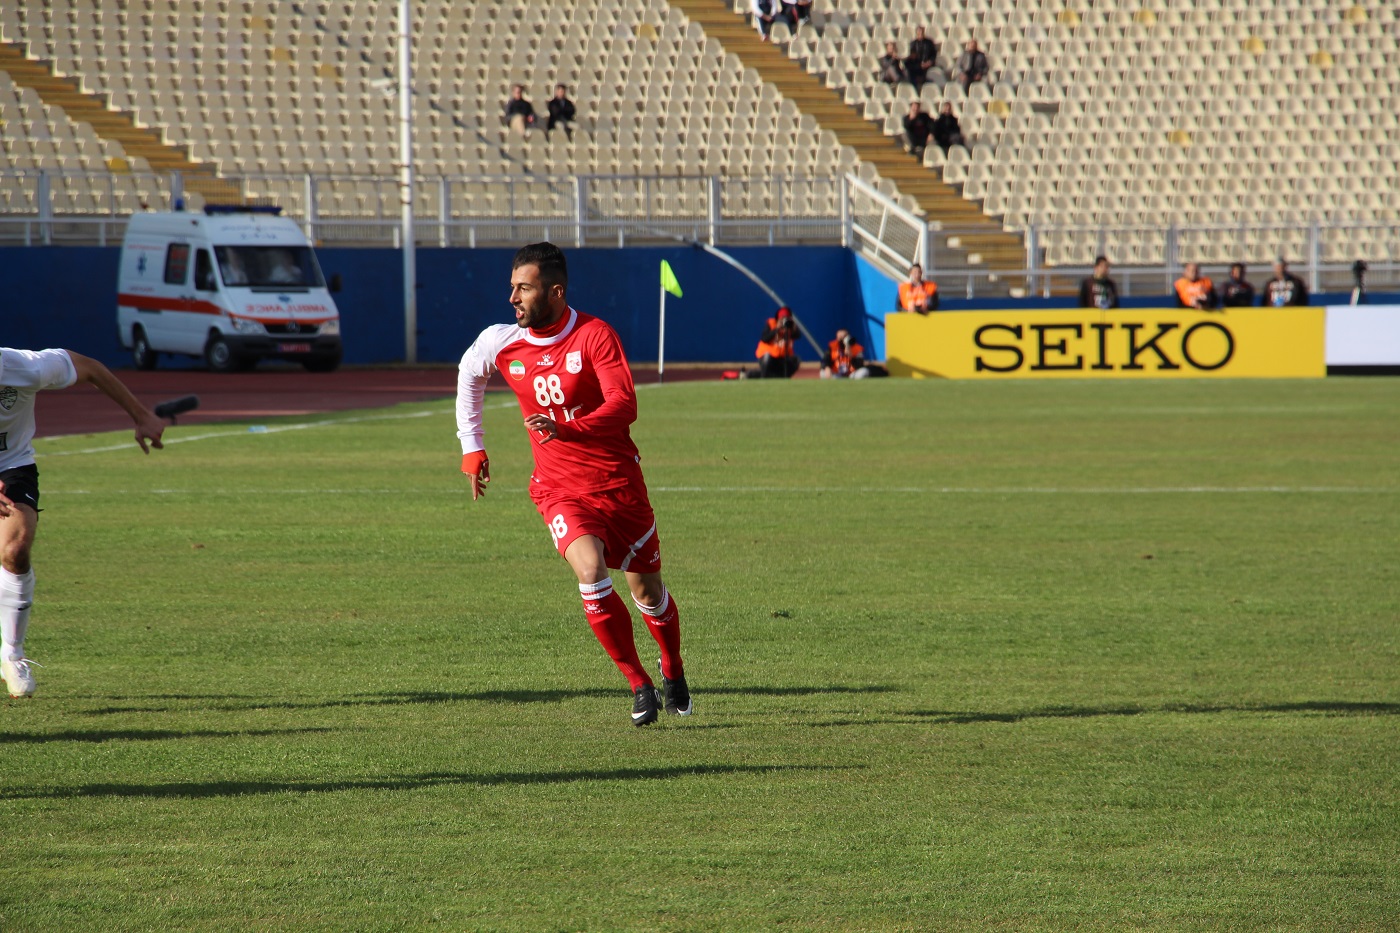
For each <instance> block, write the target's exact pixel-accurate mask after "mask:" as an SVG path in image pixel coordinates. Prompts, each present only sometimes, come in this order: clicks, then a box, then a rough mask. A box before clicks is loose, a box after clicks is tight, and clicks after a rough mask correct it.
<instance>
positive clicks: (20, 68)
mask: <svg viewBox="0 0 1400 933" xmlns="http://www.w3.org/2000/svg"><path fill="white" fill-rule="evenodd" d="M0 71H5V72H7V73H8V74H9V76H10V80H11V81H13V82H14V83H15V84H16V85H18V86H20V87H28V88H33V89H34V91H35V92H36V93H37V94H38V95H39V99H40V100H42V101H43V102H44V103H46V104H48V105H49V106H51V107H60V108H62V109H63V112H64V113H66V114H67V115H68V118H69V119H70V120H75V121H79V122H83V123H87V124H88V125H90V126H91V127H92V129H93V132H95V133H96V134H97V135H98V136H99V137H101V138H103V139H113V140H116V141H117V142H119V143H121V146H122V149H124V150H125V151H126V154H127V155H128V156H129V157H137V156H139V157H140V158H142V159H145V160H146V164H147V165H149V166H150V167H151V171H153V172H160V173H171V172H180V173H181V175H182V176H183V178H184V185H185V190H186V191H187V192H190V193H197V194H200V195H202V196H203V197H204V199H205V200H206V201H209V202H217V203H221V204H228V203H234V202H237V203H241V202H242V196H241V194H240V193H239V189H238V186H237V185H236V184H235V183H233V182H229V181H226V180H224V179H221V178H219V177H218V176H217V175H216V173H215V171H214V168H213V167H212V166H210V165H207V164H205V163H201V162H195V161H192V160H191V159H190V158H189V154H188V152H187V151H186V150H185V148H184V147H183V146H172V145H170V144H169V143H167V142H165V140H164V138H163V137H162V136H161V134H160V132H159V131H157V130H153V129H148V128H146V127H141V126H137V124H136V120H135V118H134V117H133V115H132V114H131V113H130V112H127V111H116V110H112V109H110V108H109V107H108V106H107V102H106V100H105V98H104V97H102V96H101V95H98V94H88V93H85V92H84V91H83V90H82V89H81V87H80V86H79V84H78V81H77V79H76V78H68V77H62V76H59V75H56V74H54V71H53V66H52V63H51V62H49V61H46V60H38V59H32V58H29V57H28V56H27V55H26V54H25V47H24V46H23V45H21V44H20V43H17V42H0Z"/></svg>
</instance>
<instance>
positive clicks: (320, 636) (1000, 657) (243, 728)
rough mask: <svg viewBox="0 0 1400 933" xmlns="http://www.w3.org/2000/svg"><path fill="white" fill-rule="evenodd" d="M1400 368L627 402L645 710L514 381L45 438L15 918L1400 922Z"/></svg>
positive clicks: (838, 388) (7, 892) (9, 782)
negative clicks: (454, 392) (673, 676)
mask: <svg viewBox="0 0 1400 933" xmlns="http://www.w3.org/2000/svg"><path fill="white" fill-rule="evenodd" d="M1394 385H1395V384H1394V383H1393V382H1392V381H1388V380H1380V379H1378V380H1328V381H1317V382H1272V381H1269V382H1243V381H1242V382H1226V383H1218V382H1210V383H1207V382H1204V381H1202V382H1181V383H1174V382H1160V383H1143V384H1132V385H1112V384H1092V383H1087V382H1086V383H1074V384H1049V383H1045V384H1038V385H1034V384H1029V383H1021V384H1015V385H1013V384H987V385H971V384H953V383H937V382H923V383H917V382H903V381H899V380H885V381H882V382H879V383H873V382H867V383H864V384H839V383H838V384H832V383H819V382H815V381H813V382H799V383H788V384H783V385H773V384H759V383H750V382H745V383H743V384H737V383H729V384H718V383H716V384H695V383H691V384H676V385H671V386H665V387H662V388H661V389H659V390H654V391H647V392H643V393H641V395H640V398H639V402H640V407H641V419H640V421H639V422H638V424H637V426H636V428H635V430H634V434H635V436H636V438H637V440H638V444H639V446H640V447H641V450H642V454H643V463H644V467H645V469H646V470H647V479H648V482H649V484H650V485H651V487H652V489H653V492H654V494H655V496H654V501H655V504H656V506H657V512H658V521H659V525H660V530H661V538H662V542H663V550H664V554H665V568H666V576H667V580H668V583H669V585H670V587H671V589H672V591H673V592H674V594H675V596H676V598H677V601H678V604H679V605H680V607H681V611H682V618H683V624H684V626H685V644H686V650H687V655H688V673H689V675H690V677H691V680H692V683H693V685H694V688H695V696H696V708H697V712H696V714H695V716H693V717H690V718H689V719H685V720H678V719H674V718H669V719H667V720H665V721H663V722H662V723H661V724H659V726H658V727H656V728H653V729H648V730H637V729H634V728H632V727H631V726H630V724H629V723H628V722H627V710H628V709H629V708H630V704H629V701H628V698H627V696H626V691H625V684H623V683H622V682H621V679H620V677H618V675H617V674H616V672H615V671H614V670H612V668H611V665H610V664H609V662H608V661H607V660H606V658H605V657H604V656H603V655H602V652H601V650H600V649H599V648H598V646H597V645H596V643H595V642H594V641H593V639H592V636H591V634H590V633H589V632H588V630H587V627H586V624H585V623H584V621H583V619H582V614H581V612H580V609H579V604H578V599H577V596H576V594H575V592H574V584H573V581H572V579H571V576H570V574H569V573H568V570H567V568H566V567H565V566H564V565H563V563H562V562H561V561H560V560H559V558H558V557H557V555H556V554H555V553H554V552H553V549H552V547H551V545H550V542H549V537H548V534H547V533H546V531H545V530H544V528H543V527H542V524H541V523H540V520H539V517H538V516H537V515H536V513H535V511H534V508H533V506H532V505H531V503H530V502H529V500H528V498H527V496H526V495H525V490H526V482H525V481H526V477H527V476H528V474H529V449H528V440H527V439H526V437H525V436H524V432H523V430H522V429H521V428H520V425H519V415H518V411H517V410H516V409H515V407H514V404H513V403H512V402H507V403H506V404H505V405H503V406H502V407H500V408H497V409H494V410H492V411H491V412H488V415H487V429H488V433H487V441H488V449H489V450H490V452H491V460H492V472H493V475H494V476H495V482H494V483H493V484H492V487H491V490H490V493H489V494H488V496H487V497H486V499H485V500H484V501H482V502H477V503H472V502H470V499H469V496H468V495H467V494H466V491H465V488H464V481H463V479H462V477H461V475H460V473H459V471H458V462H459V459H460V456H459V453H458V447H457V442H456V437H455V429H454V426H453V425H452V420H451V417H450V413H449V412H447V411H445V410H444V407H443V405H442V403H441V402H438V403H432V404H426V403H425V404H418V405H408V406H398V407H396V408H394V409H388V410H385V411H383V412H365V413H356V414H352V415H350V416H348V417H349V418H353V419H355V420H353V421H348V422H347V423H343V424H338V425H337V424H327V425H325V426H322V427H319V428H318V430H315V431H308V430H293V431H285V432H280V433H273V434H261V433H259V434H249V433H248V432H247V431H246V428H245V429H244V430H242V431H235V429H234V428H230V429H228V430H229V431H230V434H229V436H226V437H211V438H208V439H206V440H204V441H202V442H201V443H197V444H194V443H191V444H185V445H181V446H176V447H172V448H171V449H168V450H165V451H161V452H157V453H154V454H152V455H151V456H150V457H141V456H140V455H139V452H136V453H135V454H134V455H123V454H121V453H119V452H115V451H114V452H110V453H101V454H95V455H86V456H69V457H64V458H58V459H54V460H49V459H47V458H46V457H45V454H46V452H47V451H48V449H49V448H48V447H45V448H44V449H42V450H41V453H40V456H41V462H40V469H41V471H42V472H43V477H42V480H41V482H42V484H43V488H44V491H45V495H46V498H45V500H44V504H45V506H46V511H45V512H44V515H43V520H42V522H41V532H40V542H39V547H38V549H37V551H36V570H37V574H38V579H39V592H38V596H37V601H36V606H35V610H34V623H33V626H32V629H31V635H30V641H29V649H30V654H31V655H33V656H34V657H37V658H38V659H39V660H41V661H43V662H45V663H46V664H48V667H46V668H44V669H42V670H40V671H39V675H40V680H39V683H40V693H39V695H38V696H37V697H36V698H35V699H34V700H32V701H29V702H26V703H7V704H5V705H4V707H3V712H0V715H3V717H4V721H3V726H0V737H3V739H2V740H0V750H3V754H4V755H5V762H6V781H5V784H4V787H3V788H0V797H3V798H4V807H5V811H6V814H7V817H8V819H7V849H10V848H13V850H14V851H16V852H23V853H24V862H23V865H24V870H23V871H17V872H15V873H13V875H12V877H11V879H10V880H9V881H8V882H7V884H6V885H5V886H4V893H3V894H0V927H3V928H5V929H11V928H13V929H24V930H30V929H62V930H74V929H77V930H82V929H93V930H105V929H112V928H142V927H144V928H158V929H170V928H179V929H195V930H203V929H208V930H214V929H227V928H230V927H233V926H237V927H239V928H246V927H249V926H253V927H257V926H262V927H273V928H279V929H286V928H296V929H345V928H352V929H404V928H420V927H427V926H434V925H436V926H442V927H445V928H449V929H499V930H515V929H518V930H538V929H560V928H569V929H598V930H620V929H649V930H650V929H658V928H660V929H677V930H681V929H684V930H734V929H752V930H758V929H773V928H776V927H781V926H788V927H793V928H798V929H818V930H820V929H829V930H842V929H860V930H870V929H890V930H924V929H965V930H983V929H987V928H989V927H1002V928H1012V929H1065V928H1076V929H1104V930H1118V929H1124V928H1131V929H1163V930H1177V929H1232V930H1233V929H1318V928H1339V929H1357V928H1374V929H1384V928H1386V927H1387V926H1390V925H1393V921H1394V919H1395V916H1396V915H1395V912H1394V908H1393V906H1392V905H1393V904H1395V903H1397V902H1400V882H1397V873H1396V871H1395V869H1394V867H1393V853H1394V851H1395V850H1396V849H1397V848H1400V813H1397V806H1398V805H1397V801H1400V779H1397V777H1396V775H1395V769H1394V767H1393V763H1394V757H1395V754H1396V750H1397V749H1398V748H1400V718H1397V712H1400V694H1398V693H1397V686H1396V685H1397V683H1400V678H1397V676H1396V674H1397V672H1400V633H1398V632H1397V627H1400V626H1398V625H1397V620H1400V595H1398V594H1400V578H1398V576H1397V571H1396V569H1395V566H1394V554H1395V553H1396V552H1397V545H1400V519H1397V516H1396V511H1395V510H1394V509H1393V508H1391V507H1390V506H1391V503H1390V499H1389V497H1390V495H1391V494H1392V493H1393V491H1394V488H1395V485H1396V484H1395V482H1394V463H1395V462H1396V459H1397V454H1400V437H1397V432H1396V431H1395V430H1394V424H1395V423H1396V415H1397V414H1400V402H1398V401H1397V396H1396V393H1395V391H1394ZM416 412H422V414H421V415H418V416H415V417H398V416H399V415H404V414H407V415H413V414H414V413H416ZM380 415H390V416H395V417H392V418H380V417H379V416H380ZM430 416H431V417H430ZM314 420H327V419H314ZM305 421H306V419H288V420H287V421H286V422H285V423H288V424H293V423H305ZM259 423H264V422H259ZM265 423H266V424H267V425H268V427H270V428H271V427H275V426H277V425H279V424H282V423H283V422H280V421H268V422H265ZM109 439H110V443H111V444H112V445H116V444H118V443H119V442H120V441H121V440H122V439H123V438H122V437H121V436H120V435H110V436H109V437H103V438H100V439H99V442H100V443H102V444H104V445H105V444H106V442H107V441H108V440H109ZM49 443H51V445H52V447H54V448H56V449H67V448H74V449H80V448H82V449H85V448H90V447H94V446H97V444H94V439H92V438H66V439H62V440H54V441H52V442H49ZM133 449H134V448H133ZM130 453H131V450H128V454H130ZM79 490H86V491H87V492H85V493H81V492H79ZM153 490H165V491H164V492H160V493H154V494H153V492H152V491H153ZM945 490H946V491H945ZM1280 490H1287V491H1280ZM50 496H51V497H50ZM638 644H639V646H640V647H641V648H642V650H643V657H644V658H647V657H649V655H648V653H647V652H649V651H651V650H653V649H651V648H649V647H648V646H650V644H651V642H650V639H649V637H648V636H647V635H646V633H645V632H644V631H642V630H641V627H640V626H638ZM651 657H654V655H651Z"/></svg>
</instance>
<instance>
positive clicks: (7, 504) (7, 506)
mask: <svg viewBox="0 0 1400 933" xmlns="http://www.w3.org/2000/svg"><path fill="white" fill-rule="evenodd" d="M14 505H15V503H14V501H13V500H12V499H11V498H10V497H9V496H7V495H5V481H4V480H0V518H9V517H10V513H11V511H12V510H13V509H14Z"/></svg>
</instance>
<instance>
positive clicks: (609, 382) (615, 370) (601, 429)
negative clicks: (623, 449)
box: [554, 330, 637, 441]
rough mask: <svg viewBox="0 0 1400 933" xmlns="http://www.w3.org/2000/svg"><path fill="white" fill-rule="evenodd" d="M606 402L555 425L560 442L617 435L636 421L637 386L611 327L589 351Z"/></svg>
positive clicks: (555, 432)
mask: <svg viewBox="0 0 1400 933" xmlns="http://www.w3.org/2000/svg"><path fill="white" fill-rule="evenodd" d="M590 356H591V359H592V360H593V371H594V372H595V373H597V375H598V386H599V388H601V389H602V390H603V404H601V405H599V406H598V407H597V408H596V409H594V410H593V411H591V412H589V413H588V414H586V415H582V416H580V417H578V418H575V419H574V420H573V421H565V422H559V423H556V424H555V425H554V436H555V437H557V438H559V439H560V440H561V441H580V440H585V439H586V438H588V437H591V436H599V435H608V434H617V433H620V432H621V431H624V430H626V428H627V426H628V425H630V424H631V423H632V422H634V421H636V420H637V387H636V386H635V385H633V384H632V370H630V369H628V368H627V358H626V357H625V356H623V354H622V344H621V343H620V342H619V341H618V339H617V334H615V333H613V332H612V331H611V330H606V331H603V332H601V334H600V337H599V339H597V340H595V341H594V342H593V346H592V348H591V351H590Z"/></svg>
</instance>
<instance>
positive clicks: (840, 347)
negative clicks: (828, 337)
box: [821, 327, 889, 379]
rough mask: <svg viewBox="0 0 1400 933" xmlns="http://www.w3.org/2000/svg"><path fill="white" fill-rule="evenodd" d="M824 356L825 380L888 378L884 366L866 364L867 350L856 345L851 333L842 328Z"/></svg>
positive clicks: (823, 375)
mask: <svg viewBox="0 0 1400 933" xmlns="http://www.w3.org/2000/svg"><path fill="white" fill-rule="evenodd" d="M828 346H829V349H828V350H827V351H826V353H824V354H823V355H822V372H821V376H822V378H823V379H868V378H869V377H871V376H888V375H889V373H888V372H886V371H885V368H884V367H883V366H880V365H878V364H875V363H869V362H866V359H865V348H864V347H862V346H861V345H860V344H858V343H856V341H855V338H854V337H852V336H851V332H850V331H848V330H846V328H844V327H843V328H841V329H840V330H838V331H837V332H836V339H835V340H833V341H831V343H830V344H829V345H828Z"/></svg>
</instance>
